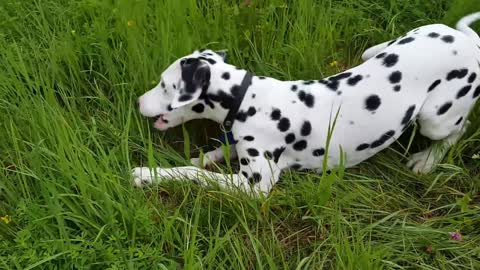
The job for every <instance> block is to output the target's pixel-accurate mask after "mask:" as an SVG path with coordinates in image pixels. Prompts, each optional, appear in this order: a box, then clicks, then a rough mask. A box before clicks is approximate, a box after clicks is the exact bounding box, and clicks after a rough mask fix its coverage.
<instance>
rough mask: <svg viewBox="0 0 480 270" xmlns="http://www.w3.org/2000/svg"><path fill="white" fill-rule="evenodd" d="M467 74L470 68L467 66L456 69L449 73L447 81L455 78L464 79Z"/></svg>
mask: <svg viewBox="0 0 480 270" xmlns="http://www.w3.org/2000/svg"><path fill="white" fill-rule="evenodd" d="M467 74H468V69H466V68H462V69H454V70H452V71H450V72H449V73H448V74H447V81H450V80H453V79H462V78H463V77H465V76H467Z"/></svg>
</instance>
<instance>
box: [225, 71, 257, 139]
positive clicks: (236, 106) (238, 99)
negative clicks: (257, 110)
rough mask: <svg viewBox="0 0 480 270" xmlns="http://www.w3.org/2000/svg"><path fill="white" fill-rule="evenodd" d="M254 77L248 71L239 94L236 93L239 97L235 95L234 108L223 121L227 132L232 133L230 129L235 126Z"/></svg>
mask: <svg viewBox="0 0 480 270" xmlns="http://www.w3.org/2000/svg"><path fill="white" fill-rule="evenodd" d="M252 77H253V75H252V73H250V72H248V71H247V73H246V74H245V77H243V80H242V84H241V85H240V88H239V89H238V93H236V94H237V95H235V97H234V101H233V104H232V107H231V108H230V110H229V111H228V114H227V117H225V120H224V121H223V127H224V128H225V130H226V131H230V129H231V128H232V126H233V122H234V121H235V116H236V115H237V112H238V109H239V108H240V105H241V104H242V101H243V98H244V97H245V93H247V89H248V87H250V85H251V84H252Z"/></svg>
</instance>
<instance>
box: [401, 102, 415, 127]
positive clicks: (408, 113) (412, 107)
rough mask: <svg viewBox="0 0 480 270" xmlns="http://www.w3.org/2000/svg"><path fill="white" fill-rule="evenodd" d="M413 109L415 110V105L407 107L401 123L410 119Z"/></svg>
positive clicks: (403, 123) (405, 122)
mask: <svg viewBox="0 0 480 270" xmlns="http://www.w3.org/2000/svg"><path fill="white" fill-rule="evenodd" d="M414 111H415V105H412V106H410V107H408V109H407V111H406V112H405V115H404V116H403V119H402V125H406V124H408V122H409V121H410V120H411V119H412V116H413V112H414Z"/></svg>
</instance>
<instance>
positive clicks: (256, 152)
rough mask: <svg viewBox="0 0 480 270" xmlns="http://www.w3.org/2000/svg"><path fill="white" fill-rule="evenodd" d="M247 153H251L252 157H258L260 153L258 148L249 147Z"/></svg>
mask: <svg viewBox="0 0 480 270" xmlns="http://www.w3.org/2000/svg"><path fill="white" fill-rule="evenodd" d="M247 153H248V155H250V156H251V157H258V155H259V153H258V150H257V149H255V148H248V149H247Z"/></svg>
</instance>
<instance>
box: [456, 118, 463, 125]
mask: <svg viewBox="0 0 480 270" xmlns="http://www.w3.org/2000/svg"><path fill="white" fill-rule="evenodd" d="M462 120H463V116H462V117H460V118H458V120H457V122H455V126H458V125H459V124H460V123H461V122H462Z"/></svg>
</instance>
